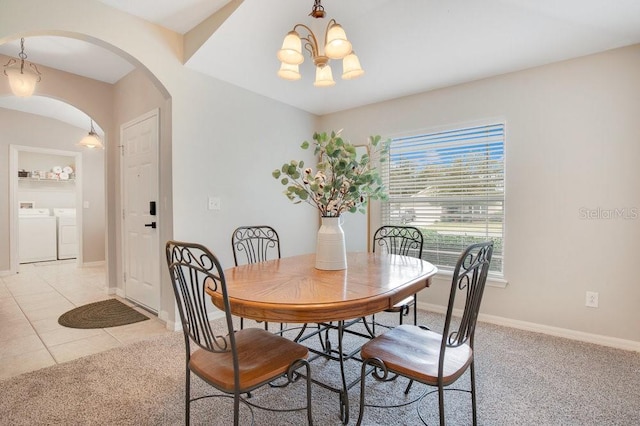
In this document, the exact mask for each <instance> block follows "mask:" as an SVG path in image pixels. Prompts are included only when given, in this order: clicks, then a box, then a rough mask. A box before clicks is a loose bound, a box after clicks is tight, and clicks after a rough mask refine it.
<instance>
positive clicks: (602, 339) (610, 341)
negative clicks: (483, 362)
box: [418, 303, 640, 352]
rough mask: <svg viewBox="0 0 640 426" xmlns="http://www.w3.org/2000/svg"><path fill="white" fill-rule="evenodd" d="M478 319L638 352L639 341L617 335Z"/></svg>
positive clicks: (427, 305) (488, 317)
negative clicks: (620, 337)
mask: <svg viewBox="0 0 640 426" xmlns="http://www.w3.org/2000/svg"><path fill="white" fill-rule="evenodd" d="M418 308H420V309H425V310H427V311H432V312H437V313H440V314H444V313H445V311H446V308H445V307H444V306H440V305H433V304H430V303H418ZM456 314H457V313H456ZM478 320H479V321H482V322H487V323H490V324H496V325H502V326H505V327H511V328H516V329H519V330H526V331H533V332H536V333H542V334H548V335H550V336H556V337H564V338H566V339H571V340H577V341H580V342H586V343H594V344H596V345H602V346H608V347H611V348H616V349H623V350H627V351H634V352H640V342H636V341H634V340H625V339H619V338H617V337H609V336H603V335H601V334H592V333H586V332H584V331H577V330H569V329H567V328H560V327H552V326H549V325H544V324H536V323H533V322H527V321H520V320H515V319H511V318H504V317H499V316H496V315H486V314H480V315H479V316H478Z"/></svg>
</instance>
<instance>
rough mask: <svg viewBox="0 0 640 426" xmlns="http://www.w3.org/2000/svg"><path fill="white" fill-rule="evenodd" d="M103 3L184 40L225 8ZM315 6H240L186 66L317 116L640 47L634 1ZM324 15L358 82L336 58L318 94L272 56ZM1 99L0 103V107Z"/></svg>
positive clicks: (95, 53)
mask: <svg viewBox="0 0 640 426" xmlns="http://www.w3.org/2000/svg"><path fill="white" fill-rule="evenodd" d="M100 1H101V2H102V3H105V4H107V5H109V6H112V7H115V8H118V9H120V10H123V11H125V12H127V13H130V14H133V15H136V16H139V17H141V18H144V19H147V20H149V21H152V22H155V23H158V24H160V25H162V26H165V27H167V28H169V29H172V30H174V31H176V32H179V33H183V34H184V33H186V32H188V31H189V30H190V29H191V28H193V27H194V26H196V25H197V24H199V23H200V22H201V21H202V20H204V19H206V18H207V17H208V16H210V15H211V14H212V13H214V12H216V11H217V10H218V9H220V8H221V7H223V6H224V5H226V4H227V3H229V1H228V0H181V1H179V2H178V1H175V0H136V1H130V0H100ZM312 5H313V0H269V1H265V0H244V2H243V3H242V4H241V5H240V6H239V7H238V9H237V10H236V11H235V12H234V13H233V14H232V15H231V17H230V18H229V19H227V20H226V21H225V22H224V23H223V24H222V25H221V27H220V28H219V29H218V30H217V31H216V32H215V33H214V34H213V35H212V36H211V37H210V38H209V40H207V41H206V42H205V43H204V44H203V46H202V47H201V48H200V49H199V50H198V51H197V52H196V53H195V54H194V55H193V56H192V57H191V58H190V59H189V60H188V61H187V63H186V64H185V66H186V67H188V68H191V69H194V70H197V71H200V72H202V73H205V74H208V75H211V76H212V77H215V78H218V79H221V80H225V81H228V82H230V83H232V84H234V85H237V86H240V87H244V88H246V89H248V90H251V91H253V92H256V93H259V94H262V95H264V96H266V97H269V98H272V99H276V100H279V101H281V102H285V103H287V104H290V105H293V106H295V107H298V108H301V109H303V110H306V111H309V112H312V113H315V114H319V115H322V114H326V113H330V112H335V111H340V110H344V109H348V108H353V107H357V106H362V105H366V104H369V103H373V102H378V101H383V100H387V99H392V98H396V97H400V96H405V95H410V94H414V93H419V92H423V91H427V90H432V89H436V88H441V87H445V86H450V85H453V84H459V83H463V82H467V81H473V80H477V79H481V78H485V77H489V76H493V75H498V74H503V73H507V72H512V71H517V70H521V69H526V68H530V67H534V66H538V65H543V64H547V63H551V62H557V61H561V60H565V59H569V58H574V57H579V56H584V55H588V54H592V53H596V52H600V51H604V50H609V49H614V48H617V47H622V46H626V45H631V44H635V43H640V1H638V0H561V1H560V0H482V1H479V0H447V1H442V0H348V1H344V0H342V1H341V0H324V2H323V6H324V7H325V10H326V12H327V18H325V19H324V20H315V19H313V18H311V17H309V16H308V14H309V12H310V11H311V7H312ZM330 18H335V19H336V20H337V21H338V22H339V23H340V24H342V26H343V27H344V29H345V30H346V32H347V36H348V37H349V39H350V40H351V42H352V44H353V47H354V50H355V51H356V52H357V54H358V56H359V58H360V61H361V63H362V67H363V68H364V69H365V74H364V76H362V77H361V78H360V79H357V80H351V81H346V80H342V79H340V74H341V72H342V71H341V68H342V65H341V64H340V63H339V61H332V62H331V65H332V69H333V75H334V79H335V80H336V83H337V84H336V85H335V86H334V87H330V88H316V87H314V86H313V84H312V82H313V74H314V70H313V66H312V61H311V60H310V59H309V58H308V57H307V58H306V60H305V62H304V64H302V65H301V66H300V71H301V73H302V75H303V78H302V79H301V80H299V81H296V82H290V81H284V80H281V79H279V78H278V77H277V76H276V71H277V69H278V67H279V62H278V60H277V58H276V51H277V50H278V49H279V48H280V45H281V43H282V39H283V37H284V35H285V34H286V33H287V32H288V31H289V30H291V29H292V28H293V25H294V24H296V23H304V24H307V25H309V26H311V27H312V28H313V29H314V32H315V33H316V36H318V37H319V38H323V37H324V30H325V27H326V23H327V22H328V19H330ZM18 51H19V40H14V41H12V42H9V43H6V44H4V45H1V46H0V53H2V54H5V55H8V56H16V55H17V53H18ZM25 51H26V53H27V54H28V55H29V60H30V61H33V62H35V63H37V64H42V65H45V66H48V67H52V68H58V69H62V70H64V71H68V72H72V73H76V74H79V75H83V76H86V77H90V78H94V79H97V80H101V81H106V82H109V83H114V82H116V81H118V80H119V79H120V78H122V77H123V76H124V75H126V74H127V73H128V72H130V71H131V70H132V69H133V67H132V65H131V64H129V63H128V62H127V61H125V60H123V59H121V58H119V57H118V56H117V55H114V54H113V53H111V52H109V51H107V50H105V49H102V48H100V47H98V46H95V45H91V44H88V43H85V42H82V41H78V40H73V39H68V38H62V37H30V38H28V39H27V40H26V41H25ZM79 58H81V60H79ZM43 78H46V75H45V76H43ZM5 102H7V99H6V98H5V99H1V98H0V107H3V106H5V105H6V103H5ZM9 102H10V101H9Z"/></svg>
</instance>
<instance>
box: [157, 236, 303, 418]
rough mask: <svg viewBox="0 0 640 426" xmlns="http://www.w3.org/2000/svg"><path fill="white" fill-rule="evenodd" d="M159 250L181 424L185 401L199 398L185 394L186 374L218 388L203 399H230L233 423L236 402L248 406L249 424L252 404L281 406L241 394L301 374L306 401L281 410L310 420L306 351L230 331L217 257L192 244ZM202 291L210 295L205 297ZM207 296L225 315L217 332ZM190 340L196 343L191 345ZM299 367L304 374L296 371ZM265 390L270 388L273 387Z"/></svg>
mask: <svg viewBox="0 0 640 426" xmlns="http://www.w3.org/2000/svg"><path fill="white" fill-rule="evenodd" d="M165 249H166V257H167V265H168V268H169V274H170V276H171V283H172V287H173V292H174V296H175V298H176V302H177V305H178V311H179V314H180V321H181V322H182V330H183V334H184V341H185V420H186V422H185V423H186V424H187V425H188V424H189V420H190V413H191V411H190V406H191V402H193V401H195V400H199V399H201V398H203V397H202V396H198V397H194V398H192V397H191V374H195V375H196V376H198V377H199V378H200V379H202V380H203V381H204V382H206V383H208V384H209V385H211V386H212V387H213V388H215V389H217V390H218V391H219V392H218V393H216V394H214V395H207V396H206V397H227V398H233V402H234V404H233V410H234V411H233V413H234V425H236V426H237V425H238V424H239V423H240V404H241V403H242V404H243V406H245V407H248V410H249V413H250V416H251V424H253V409H252V407H256V408H260V409H266V410H271V411H283V408H282V407H264V406H260V405H257V404H255V403H249V402H247V401H246V399H245V398H244V397H243V396H242V395H243V394H247V395H250V392H251V391H253V390H254V389H257V388H259V387H262V386H264V385H266V384H268V383H270V382H272V381H273V380H275V379H278V378H281V377H284V378H285V379H287V380H286V383H285V384H284V385H281V386H288V385H290V384H292V383H294V382H296V381H298V379H299V378H301V377H305V378H306V380H305V382H306V397H307V401H306V405H305V406H303V407H294V408H291V409H286V411H306V412H307V421H308V423H309V424H312V423H313V422H312V417H311V375H310V366H309V362H308V361H307V358H308V356H309V351H308V349H307V348H306V347H304V346H302V345H300V344H298V343H295V342H292V341H290V340H288V339H285V338H284V337H282V336H278V335H276V334H273V333H269V332H268V331H266V330H263V329H259V328H247V329H243V330H238V331H236V330H234V328H233V317H232V315H231V305H230V302H229V295H228V293H227V284H226V280H225V277H224V271H223V269H222V267H221V265H220V262H219V261H218V259H217V257H216V256H214V255H213V254H212V253H211V251H209V249H208V248H206V247H205V246H203V245H201V244H197V243H188V242H180V241H168V242H167V243H166V247H165ZM207 290H209V291H210V292H212V293H215V294H213V295H210V294H209V293H207ZM212 296H215V297H216V298H217V299H216V300H217V301H218V302H217V303H216V306H217V307H218V308H219V309H221V310H223V311H224V315H225V326H224V327H222V328H220V331H218V332H216V331H215V330H214V329H213V328H212V326H211V322H210V320H209V317H208V313H207V310H208V308H209V306H210V305H208V304H207V299H209V300H211V297H212ZM192 342H193V343H194V344H195V346H197V347H194V348H192V347H191V343H192ZM256 354H260V356H259V357H256ZM300 369H304V370H305V371H304V373H300V374H301V375H299V374H296V372H298V370H300ZM270 389H273V391H274V392H275V391H277V389H278V388H271V387H270Z"/></svg>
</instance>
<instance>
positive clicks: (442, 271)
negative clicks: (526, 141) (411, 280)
mask: <svg viewBox="0 0 640 426" xmlns="http://www.w3.org/2000/svg"><path fill="white" fill-rule="evenodd" d="M498 126H500V127H501V131H502V135H501V137H502V140H501V143H502V146H501V152H502V157H501V166H502V167H501V173H502V181H501V183H502V198H501V205H502V220H501V225H502V227H501V228H502V229H501V236H500V237H497V238H498V239H500V240H501V250H499V251H497V252H495V251H494V256H495V257H497V258H499V259H500V262H501V265H500V270H497V271H496V270H493V271H490V272H489V277H488V280H487V285H489V286H492V287H501V288H504V287H506V286H507V284H508V281H507V280H506V277H505V253H506V251H505V240H506V217H507V216H506V212H507V208H506V200H507V196H506V195H507V194H506V182H507V173H506V171H507V170H506V169H507V167H506V166H507V165H506V150H507V123H506V120H505V119H504V118H490V119H486V120H481V121H472V122H463V123H455V124H450V125H445V126H438V127H432V128H427V129H420V130H416V131H410V132H402V133H399V134H395V135H392V136H390V139H391V141H392V142H391V146H390V155H392V154H393V141H395V140H398V139H408V138H420V137H425V139H428V137H429V136H433V135H435V134H443V133H449V132H450V133H454V132H462V131H464V130H469V129H473V128H481V127H487V128H492V127H498ZM476 146H477V143H476ZM434 150H435V148H434ZM391 165H392V161H391V159H390V158H389V160H388V161H387V162H386V164H383V166H384V167H383V168H382V169H381V172H382V173H381V176H382V177H383V179H384V181H385V184H386V185H387V188H389V186H388V185H389V178H390V176H389V175H390V168H391ZM391 202H393V201H392V200H391ZM389 205H390V201H382V202H381V203H380V218H381V222H382V223H383V224H398V225H401V224H402V223H398V222H396V221H391V220H390V217H391V209H390V207H389ZM385 209H386V210H387V211H385ZM406 225H411V226H416V225H414V224H411V223H406ZM417 227H418V228H420V226H419V225H417ZM494 238H496V237H494ZM428 244H429V242H428V240H427V239H426V238H425V248H427V247H428ZM427 252H428V250H425V251H424V252H423V253H427ZM495 257H494V258H495ZM423 258H425V260H427V261H429V258H428V255H425V254H423ZM492 263H493V262H492ZM436 266H438V269H439V273H438V275H440V276H443V277H451V276H452V272H453V266H442V265H437V264H436Z"/></svg>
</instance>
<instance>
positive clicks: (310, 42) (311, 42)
mask: <svg viewBox="0 0 640 426" xmlns="http://www.w3.org/2000/svg"><path fill="white" fill-rule="evenodd" d="M298 28H304V29H305V30H307V35H306V36H304V37H300V40H304V41H305V43H304V48H305V49H306V50H307V52H309V53H310V54H311V58H315V57H316V56H319V47H318V39H317V38H316V36H315V35H314V34H313V31H311V28H309V27H307V26H306V25H304V24H296V25H295V26H294V27H293V31H296V30H297V29H298Z"/></svg>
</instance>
